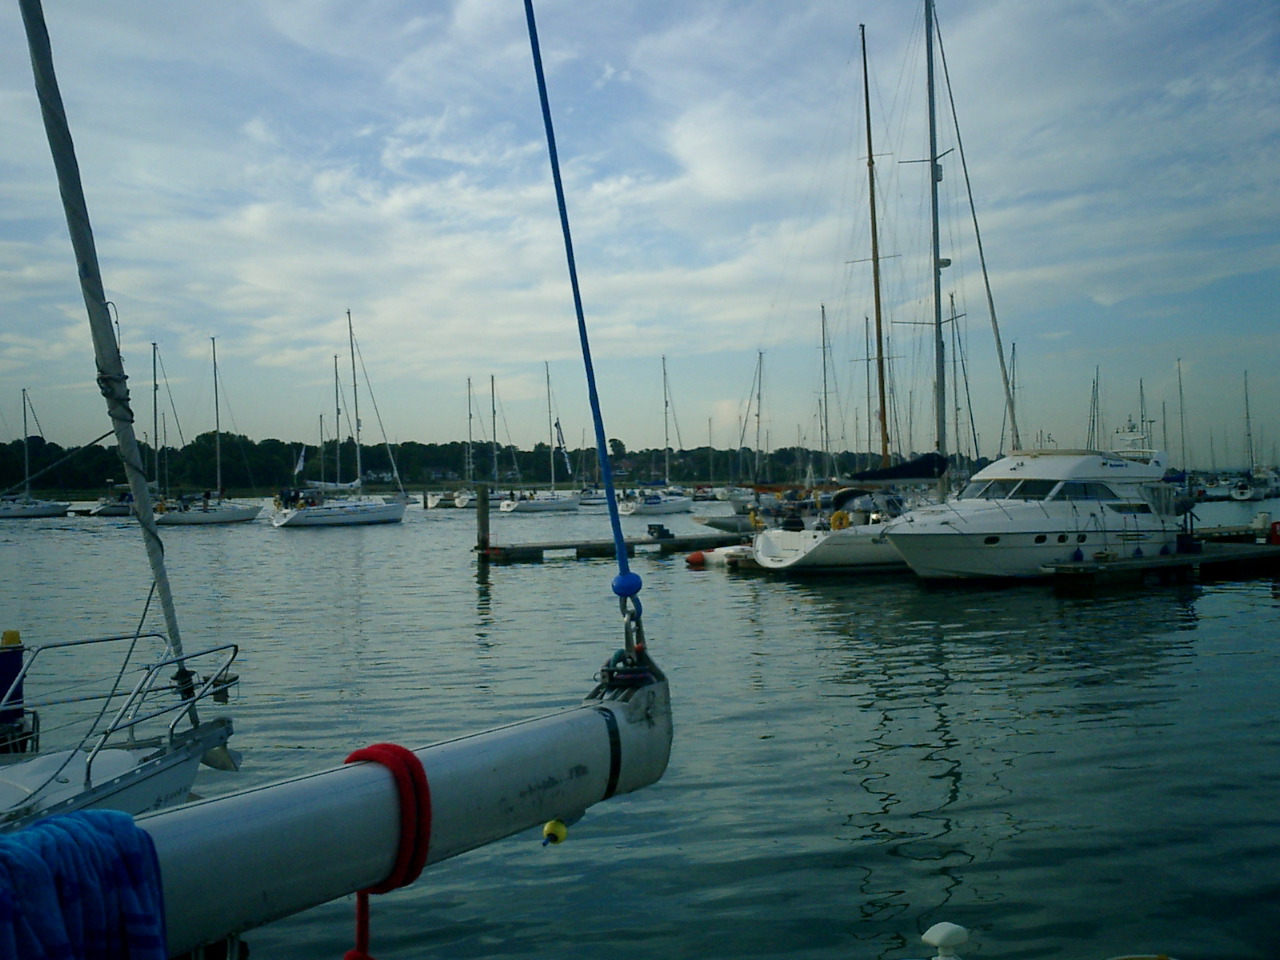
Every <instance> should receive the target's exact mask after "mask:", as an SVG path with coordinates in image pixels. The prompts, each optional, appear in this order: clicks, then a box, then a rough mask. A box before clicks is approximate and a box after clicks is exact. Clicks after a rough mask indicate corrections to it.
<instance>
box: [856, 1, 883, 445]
mask: <svg viewBox="0 0 1280 960" xmlns="http://www.w3.org/2000/svg"><path fill="white" fill-rule="evenodd" d="M858 33H859V35H860V36H861V39H862V102H863V113H864V114H865V115H866V120H867V185H868V194H869V197H870V209H871V284H872V287H873V292H874V299H875V310H876V314H875V315H876V380H877V382H878V391H879V392H878V396H877V399H878V400H879V403H880V414H879V417H878V419H879V421H880V467H881V469H883V468H885V467H887V466H889V418H888V406H889V405H888V402H887V401H886V399H885V390H884V382H885V372H884V313H883V307H882V301H881V298H880V232H879V226H878V224H877V222H876V157H875V152H874V151H873V150H872V149H871V82H870V78H869V76H868V72H867V28H866V25H865V24H859V25H858Z"/></svg>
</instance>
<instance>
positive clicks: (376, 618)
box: [0, 507, 1280, 960]
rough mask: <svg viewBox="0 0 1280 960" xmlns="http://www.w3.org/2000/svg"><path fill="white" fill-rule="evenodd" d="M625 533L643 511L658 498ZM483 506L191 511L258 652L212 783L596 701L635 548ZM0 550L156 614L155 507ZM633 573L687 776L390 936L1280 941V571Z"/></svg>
mask: <svg viewBox="0 0 1280 960" xmlns="http://www.w3.org/2000/svg"><path fill="white" fill-rule="evenodd" d="M662 519H663V520H664V522H666V523H667V525H668V526H669V527H671V528H672V529H673V530H681V531H683V530H686V529H687V530H692V529H701V528H695V527H694V525H693V524H692V523H691V522H690V521H689V520H688V519H687V518H683V517H674V518H662ZM624 521H625V522H626V523H628V529H629V531H630V532H632V533H635V534H639V533H643V532H644V528H645V526H646V522H647V518H635V519H630V518H624ZM474 522H475V516H474V512H473V511H455V510H439V511H424V510H422V509H421V508H420V507H418V508H410V510H409V514H408V517H407V519H406V522H405V523H404V524H403V525H402V526H392V527H372V528H365V529H360V528H353V529H347V530H341V529H335V530H275V529H273V528H271V527H270V525H269V524H267V523H265V522H258V523H254V524H250V525H243V526H239V527H229V528H223V529H215V528H207V529H206V528H197V527H192V528H187V529H175V530H169V531H166V533H165V542H166V548H167V555H168V559H169V567H170V573H171V577H172V579H173V582H174V585H175V591H176V594H177V601H178V608H179V616H180V618H181V622H182V625H183V630H184V636H185V639H186V643H187V646H188V647H189V648H194V647H197V646H200V645H203V644H212V643H215V642H222V641H225V640H234V641H236V642H238V643H239V644H240V645H241V649H242V653H241V657H240V660H239V661H238V662H239V666H240V673H241V675H242V677H243V678H244V679H243V683H242V689H241V692H240V694H239V699H238V700H237V701H235V702H233V704H232V706H231V708H230V710H231V714H232V716H233V717H234V719H235V723H236V731H237V732H236V737H235V739H234V741H233V743H234V745H235V746H237V747H238V749H239V750H240V751H242V752H243V754H244V767H243V769H242V771H241V772H240V773H238V774H219V773H216V772H214V771H203V772H202V773H201V775H200V779H199V780H198V781H197V790H198V791H199V792H202V793H204V794H206V795H216V794H219V793H224V792H229V791H232V790H236V789H240V788H242V787H247V786H250V785H253V784H257V783H262V782H269V781H272V780H276V779H279V778H282V777H286V776H290V775H294V774H299V773H304V772H308V771H312V770H316V769H322V768H327V767H330V766H334V765H337V764H339V763H341V761H342V759H343V758H344V757H345V756H346V754H347V753H348V752H350V751H351V750H352V749H354V748H356V747H359V746H364V745H366V744H368V743H372V742H376V741H379V740H393V741H397V742H401V743H404V744H406V745H409V746H420V745H423V744H425V743H429V742H432V741H434V740H438V739H442V738H444V737H448V736H451V735H454V734H457V733H464V732H470V731H477V730H483V729H488V728H490V727H493V726H496V725H498V724H500V723H503V722H506V721H509V720H516V719H520V718H523V717H527V716H531V715H536V714H540V713H544V712H547V711H550V710H553V709H558V708H561V707H564V706H568V705H570V704H572V703H574V702H576V701H577V700H578V699H580V697H581V696H582V695H584V694H585V693H586V692H587V691H588V690H589V689H590V686H591V682H592V676H593V674H594V672H595V671H596V669H597V668H598V667H599V665H600V664H601V663H602V662H603V660H604V659H605V658H606V657H607V656H608V655H609V654H610V653H611V652H612V651H613V650H614V649H616V648H617V647H618V646H620V644H621V633H620V629H619V625H618V621H617V605H616V601H615V600H614V598H613V596H612V594H611V593H610V591H609V582H610V578H611V577H612V574H613V568H612V564H611V562H608V561H573V560H568V559H565V560H554V561H551V562H548V563H546V564H544V565H541V566H537V565H522V566H513V567H495V568H493V569H492V570H491V571H490V572H489V573H487V574H480V573H478V571H477V569H476V566H475V564H474V562H473V560H472V559H471V556H470V553H469V549H470V547H471V545H472V544H473V542H474V538H475V531H474ZM552 531H554V533H553V532H552ZM577 531H581V532H583V533H584V535H586V536H590V537H597V538H599V537H606V536H607V535H608V530H607V521H606V520H605V518H604V517H603V516H602V515H587V514H583V515H580V516H578V517H575V518H569V519H565V518H555V519H553V518H548V517H520V516H502V517H495V519H494V540H495V541H497V542H503V541H507V542H514V541H522V540H537V539H548V538H550V537H552V536H556V537H559V536H564V535H567V534H569V533H574V532H577ZM0 558H2V562H3V571H4V576H3V583H2V584H0V619H2V620H3V623H2V624H0V625H2V626H3V627H6V628H11V627H18V628H20V629H22V631H23V636H24V638H25V639H26V640H27V641H28V642H30V643H36V642H40V641H44V640H54V639H63V638H71V637H80V636H90V635H101V634H106V633H111V632H117V631H123V630H128V629H129V628H130V627H131V626H132V624H133V623H134V622H135V621H136V619H137V617H138V616H139V615H140V613H141V611H142V606H143V600H144V598H145V595H146V587H147V573H146V567H145V561H144V558H143V553H142V548H141V545H140V541H139V538H138V535H137V532H136V531H135V530H134V529H132V528H131V527H130V526H129V525H128V524H126V523H124V522H122V521H113V520H99V519H91V518H68V519H65V520H50V521H27V522H16V521H15V522H10V523H7V524H4V525H3V526H0ZM635 569H636V570H637V571H638V572H639V573H640V574H641V575H642V576H643V577H644V581H645V589H644V592H643V594H642V596H643V598H644V600H645V603H646V607H645V611H646V615H645V625H646V630H647V633H648V636H649V640H650V644H651V648H652V650H653V652H654V654H655V656H656V657H657V659H658V660H659V662H660V664H661V665H662V667H663V668H664V669H665V670H666V672H667V673H668V675H669V677H670V678H671V683H672V692H673V700H674V706H675V711H676V741H675V744H674V748H673V753H672V761H671V766H670V768H669V769H668V771H667V774H666V777H665V778H664V779H663V780H662V781H661V782H660V783H659V784H657V785H656V786H654V787H651V788H649V789H647V790H644V791H641V792H639V793H636V794H633V795H631V796H628V797H621V798H616V799H614V800H611V801H609V802H608V803H605V804H601V805H598V806H596V807H594V808H593V809H592V810H591V811H589V812H588V815H587V816H586V817H585V818H584V819H583V820H582V822H580V823H579V824H577V825H576V826H575V827H573V828H572V829H571V830H570V836H569V842H568V843H565V844H562V845H561V846H559V847H553V848H544V847H542V846H541V844H540V842H539V841H540V836H537V835H534V834H533V833H531V834H529V835H525V836H520V837H514V838H511V839H509V840H507V841H504V842H502V843H499V844H495V845H493V846H490V847H488V848H485V849H482V850H479V851H475V852H472V853H470V854H467V855H464V856H462V857H459V858H456V859H454V860H451V861H448V862H446V863H443V864H440V865H437V866H435V867H433V868H431V869H429V870H428V871H426V872H425V873H424V874H423V876H422V878H421V879H420V880H419V881H418V883H417V884H416V886H415V887H413V888H411V889H408V890H402V891H397V892H395V893H392V894H389V895H387V896H382V897H375V898H374V902H373V942H372V952H373V954H374V955H375V956H376V957H378V958H379V960H404V958H411V957H412V958H420V957H440V958H444V957H448V958H458V957H503V958H520V957H528V958H540V960H546V958H553V957H554V958H563V957H574V958H597V957H598V958H610V960H616V958H619V957H622V958H642V957H643V958H646V960H647V958H652V957H662V958H705V957H784V956H785V957H789V958H790V957H800V958H803V957H810V958H822V960H829V958H830V960H834V958H864V957H865V958H904V957H920V956H925V955H926V948H925V947H923V946H922V945H921V944H920V943H919V940H918V935H919V932H920V931H921V930H923V929H925V928H927V927H928V926H929V925H931V924H932V923H934V922H937V921H938V920H951V921H953V922H956V923H961V924H964V925H965V926H967V927H969V928H970V929H971V930H972V932H973V939H972V940H971V941H970V943H969V945H968V946H967V948H965V949H964V950H963V951H962V953H963V955H964V956H966V957H970V958H1001V960H1014V958H1032V957H1036V958H1039V957H1064V958H1082V960H1083V958H1107V957H1112V956H1116V955H1118V954H1124V953H1139V952H1142V953H1154V952H1159V951H1163V952H1167V953H1169V954H1171V955H1172V956H1175V957H1179V958H1182V960H1189V958H1222V960H1227V958H1231V960H1241V958H1262V957H1269V956H1274V953H1275V950H1276V948H1277V946H1278V945H1280V724H1278V723H1277V720H1278V715H1280V706H1278V705H1277V704H1278V703H1280V698H1277V695H1276V685H1277V677H1280V669H1278V668H1280V644H1277V642H1276V621H1277V607H1278V606H1280V601H1278V598H1280V585H1278V584H1277V582H1275V581H1272V580H1254V581H1249V582H1237V583H1220V584H1211V585H1197V586H1182V587H1160V588H1154V587H1153V588H1148V589H1147V590H1146V591H1142V592H1138V591H1124V592H1115V593H1107V594H1100V595H1098V596H1094V597H1088V598H1066V597H1058V596H1055V595H1054V594H1053V593H1052V592H1051V591H1050V590H1049V589H1048V588H1045V587H1041V586H1022V587H1011V588H1004V589H984V588H977V589H953V588H926V587H924V586H923V585H921V584H919V583H917V582H915V581H914V580H913V579H911V578H909V577H896V576H894V577H876V578H870V579H862V580H857V581H854V580H852V579H844V580H841V579H824V580H814V581H809V582H795V581H785V580H774V579H766V578H763V577H761V576H758V575H734V574H727V573H725V572H724V571H718V570H710V571H692V570H689V569H687V568H686V566H685V564H684V562H683V558H682V557H679V556H676V557H672V558H659V557H658V556H657V555H656V554H641V555H640V556H639V557H638V558H637V559H636V560H635ZM157 625H158V624H157ZM211 882H216V878H211ZM353 910H354V908H353V901H352V900H350V899H348V900H344V901H340V902H338V903H334V904H329V905H327V906H324V907H321V908H318V909H316V910H313V911H310V912H308V913H306V914H303V915H300V916H298V917H295V918H291V919H289V920H286V921H282V922H280V923H277V924H274V925H272V926H270V927H267V928H263V929H260V930H257V931H253V932H251V933H249V934H248V935H247V936H246V939H247V941H248V942H249V944H250V945H251V948H252V951H253V956H254V957H255V958H269V960H303V958H307V960H311V958H316V957H340V956H341V955H342V953H343V951H345V950H346V949H348V948H350V947H351V945H352V917H353Z"/></svg>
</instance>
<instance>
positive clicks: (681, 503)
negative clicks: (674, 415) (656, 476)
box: [618, 355, 693, 517]
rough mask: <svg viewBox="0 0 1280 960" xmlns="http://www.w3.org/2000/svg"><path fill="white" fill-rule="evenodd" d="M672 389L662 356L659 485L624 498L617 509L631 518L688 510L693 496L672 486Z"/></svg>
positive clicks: (664, 359) (665, 359)
mask: <svg viewBox="0 0 1280 960" xmlns="http://www.w3.org/2000/svg"><path fill="white" fill-rule="evenodd" d="M670 410H671V390H670V388H669V386H668V384H667V358H666V356H665V355H664V356H663V358H662V441H663V443H662V458H663V460H662V488H661V489H660V490H655V491H653V492H650V493H645V494H642V495H638V496H636V497H632V498H631V499H628V500H624V501H623V502H622V503H620V504H618V512H619V513H622V514H625V515H627V516H633V517H652V516H658V515H661V514H668V513H688V512H689V511H691V510H692V509H693V497H690V496H688V495H687V494H685V493H684V491H683V490H676V489H674V488H672V486H671V435H670V433H669V432H668V431H669V429H670V420H671V417H670Z"/></svg>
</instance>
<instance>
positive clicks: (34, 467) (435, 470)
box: [0, 431, 879, 496]
mask: <svg viewBox="0 0 1280 960" xmlns="http://www.w3.org/2000/svg"><path fill="white" fill-rule="evenodd" d="M139 445H140V447H141V449H142V455H143V463H144V464H145V465H146V467H147V473H148V478H149V479H152V480H154V481H156V482H157V484H158V485H159V486H160V488H161V490H163V491H167V492H172V493H178V492H184V491H185V492H196V491H202V490H212V489H213V488H214V486H215V484H216V477H217V446H216V443H215V434H214V432H213V431H210V432H208V433H204V434H201V435H199V436H197V437H196V438H195V439H194V440H192V441H191V442H190V443H188V444H186V445H185V446H183V447H181V448H177V447H168V446H165V447H162V448H160V449H155V448H153V447H151V446H149V445H148V444H146V443H140V444H139ZM22 446H23V445H22V441H21V440H14V441H12V442H10V443H7V444H0V492H6V493H7V492H14V491H17V490H20V489H21V488H22V486H23V483H24V473H23V449H22ZM609 447H610V457H611V462H612V465H613V469H614V472H615V475H616V477H617V478H618V481H619V483H620V484H636V483H647V482H655V481H661V480H664V479H665V477H664V473H665V469H666V460H667V456H666V451H664V450H662V449H654V448H649V449H644V450H636V451H628V450H627V448H626V446H625V445H624V444H623V443H622V441H620V440H616V439H613V440H610V441H609ZM553 453H554V456H555V479H556V482H557V484H558V485H561V486H565V487H568V486H573V485H579V486H582V485H591V484H593V483H594V482H595V480H596V477H597V475H598V468H597V463H596V454H595V449H594V448H586V449H577V450H568V451H565V450H562V449H560V448H558V447H557V448H556V449H555V450H554V451H552V450H551V448H550V447H548V445H547V444H545V443H539V444H536V445H535V446H534V447H533V449H531V450H520V449H518V448H517V447H515V446H512V445H500V446H499V447H498V448H497V451H496V456H495V452H494V449H493V447H492V445H490V444H478V443H477V444H470V445H469V444H467V443H466V442H465V441H451V442H449V443H417V442H415V441H409V442H406V443H401V444H397V445H396V446H395V447H394V449H393V450H392V451H388V448H387V447H386V446H384V445H366V444H361V447H360V461H361V466H362V468H363V472H364V479H365V480H366V481H367V482H370V483H374V484H380V485H383V484H384V485H387V486H393V485H394V477H395V475H396V474H398V475H399V478H400V481H401V483H403V485H404V486H405V487H408V488H413V489H420V488H424V487H434V486H450V485H455V484H459V483H464V482H466V481H467V480H468V479H471V480H473V481H475V482H493V478H494V473H495V460H496V472H497V478H498V479H497V482H498V483H499V484H500V485H504V486H507V485H509V486H520V485H540V484H546V483H548V482H549V481H550V480H551V462H552V454H553ZM221 454H222V455H221V461H222V487H223V489H224V490H225V491H227V492H228V493H232V494H239V495H249V494H255V495H264V496H265V495H269V494H271V493H273V492H275V491H276V490H278V489H280V488H281V487H286V486H294V485H301V484H303V483H306V482H307V481H312V480H328V481H333V480H341V481H349V480H352V479H354V478H355V461H356V457H355V442H354V441H353V440H352V439H351V438H347V439H346V440H344V441H340V442H339V441H334V440H330V441H328V443H326V444H325V446H324V448H323V449H318V448H317V447H316V446H315V445H314V444H311V445H304V444H301V443H288V442H285V441H283V440H274V439H272V440H258V441H255V440H251V439H249V438H248V437H246V436H242V435H238V434H227V433H224V434H223V435H222V442H221ZM392 454H394V466H393V463H392ZM27 456H28V458H29V460H30V465H31V474H32V477H33V479H32V482H31V486H32V490H33V491H35V492H38V493H43V494H46V495H54V494H57V495H62V496H69V495H72V494H79V495H86V494H93V495H95V496H96V495H98V494H99V493H101V492H103V491H104V490H105V489H106V488H107V487H108V486H109V485H110V484H112V483H121V482H123V481H124V479H125V473H124V467H123V466H122V465H121V463H120V458H119V456H118V455H117V453H116V449H115V447H114V446H103V445H98V444H95V445H91V446H83V447H72V448H63V447H61V446H59V445H58V444H56V443H50V442H47V441H46V440H44V439H43V438H42V437H30V438H28V441H27ZM833 459H834V464H835V467H836V471H837V473H839V474H845V473H849V472H853V471H858V470H867V469H872V468H874V467H877V466H879V456H878V455H873V454H869V453H852V452H844V453H840V454H837V455H835V457H834V458H833ZM825 461H827V458H826V456H825V455H824V454H822V453H821V452H819V451H815V450H810V449H808V448H805V447H800V446H796V447H783V448H779V449H776V450H772V451H770V452H769V453H768V454H767V455H758V454H757V452H756V451H753V450H749V449H747V448H742V449H740V450H718V449H713V448H710V447H706V446H703V447H697V448H694V449H691V450H678V451H672V452H671V455H670V464H671V467H670V479H671V482H672V483H678V484H684V485H695V484H701V483H741V484H752V483H769V484H789V483H795V484H804V483H805V482H806V480H807V478H809V477H812V476H816V477H817V478H819V480H821V478H822V477H823V475H824V469H823V466H822V465H823V463H824V462H825ZM299 465H301V467H302V469H301V472H300V473H298V474H295V472H294V471H295V468H297V467H298V466H299ZM826 472H829V471H826Z"/></svg>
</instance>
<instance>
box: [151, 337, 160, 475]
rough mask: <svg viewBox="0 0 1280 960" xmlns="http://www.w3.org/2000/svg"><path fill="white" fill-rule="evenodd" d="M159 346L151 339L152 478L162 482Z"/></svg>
mask: <svg viewBox="0 0 1280 960" xmlns="http://www.w3.org/2000/svg"><path fill="white" fill-rule="evenodd" d="M159 349H160V348H159V347H157V346H156V342H155V341H154V340H152V341H151V479H152V480H154V481H155V482H156V483H159V482H160V377H159V375H158V374H157V373H156V358H157V357H158V356H159Z"/></svg>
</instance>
